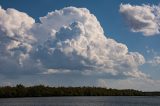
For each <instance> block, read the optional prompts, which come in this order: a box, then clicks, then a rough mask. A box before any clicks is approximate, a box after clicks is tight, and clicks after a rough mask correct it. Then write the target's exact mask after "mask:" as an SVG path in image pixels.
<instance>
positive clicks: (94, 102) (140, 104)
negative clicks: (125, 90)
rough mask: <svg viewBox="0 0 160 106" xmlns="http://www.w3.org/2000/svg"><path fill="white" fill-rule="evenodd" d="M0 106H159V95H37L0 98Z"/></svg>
mask: <svg viewBox="0 0 160 106" xmlns="http://www.w3.org/2000/svg"><path fill="white" fill-rule="evenodd" d="M0 106H160V97H147V96H146V97H143V96H141V97H136V96H133V97H131V96H122V97H121V96H103V97H101V96H100V97H98V96H95V97H39V98H8V99H0Z"/></svg>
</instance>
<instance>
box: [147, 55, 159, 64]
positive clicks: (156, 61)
mask: <svg viewBox="0 0 160 106" xmlns="http://www.w3.org/2000/svg"><path fill="white" fill-rule="evenodd" d="M147 63H148V64H151V65H152V66H159V65H160V56H154V57H153V59H152V60H149V61H147Z"/></svg>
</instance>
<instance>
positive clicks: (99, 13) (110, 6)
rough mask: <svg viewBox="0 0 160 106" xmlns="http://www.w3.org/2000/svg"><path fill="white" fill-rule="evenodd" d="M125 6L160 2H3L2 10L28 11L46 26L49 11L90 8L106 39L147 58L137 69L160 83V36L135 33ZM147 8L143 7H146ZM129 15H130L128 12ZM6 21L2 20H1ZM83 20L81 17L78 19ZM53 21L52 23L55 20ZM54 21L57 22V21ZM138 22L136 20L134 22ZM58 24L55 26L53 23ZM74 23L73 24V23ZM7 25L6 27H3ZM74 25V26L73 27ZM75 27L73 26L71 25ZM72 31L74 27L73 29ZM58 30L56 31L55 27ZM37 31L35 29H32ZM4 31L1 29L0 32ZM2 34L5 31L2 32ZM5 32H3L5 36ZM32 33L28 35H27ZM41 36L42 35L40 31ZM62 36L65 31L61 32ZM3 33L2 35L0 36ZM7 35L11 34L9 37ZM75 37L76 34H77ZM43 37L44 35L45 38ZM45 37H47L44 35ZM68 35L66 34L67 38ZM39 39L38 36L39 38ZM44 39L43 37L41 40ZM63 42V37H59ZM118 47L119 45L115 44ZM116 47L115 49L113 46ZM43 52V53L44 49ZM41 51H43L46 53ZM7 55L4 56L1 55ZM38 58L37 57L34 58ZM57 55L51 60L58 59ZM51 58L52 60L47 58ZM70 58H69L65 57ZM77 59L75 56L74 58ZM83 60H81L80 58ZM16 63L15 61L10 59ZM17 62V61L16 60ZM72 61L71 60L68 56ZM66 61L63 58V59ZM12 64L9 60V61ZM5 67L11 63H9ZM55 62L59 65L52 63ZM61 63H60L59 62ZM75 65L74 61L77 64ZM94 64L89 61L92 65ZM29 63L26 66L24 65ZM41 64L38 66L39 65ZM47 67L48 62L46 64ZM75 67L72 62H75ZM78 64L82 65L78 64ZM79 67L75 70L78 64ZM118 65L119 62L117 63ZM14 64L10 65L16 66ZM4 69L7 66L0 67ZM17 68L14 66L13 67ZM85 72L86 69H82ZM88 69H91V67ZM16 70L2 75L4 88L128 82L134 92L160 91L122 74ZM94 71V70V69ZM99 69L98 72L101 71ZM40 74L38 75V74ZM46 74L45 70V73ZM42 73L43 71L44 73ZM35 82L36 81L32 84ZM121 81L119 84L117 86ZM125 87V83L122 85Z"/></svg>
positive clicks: (157, 2) (31, 0)
mask: <svg viewBox="0 0 160 106" xmlns="http://www.w3.org/2000/svg"><path fill="white" fill-rule="evenodd" d="M121 4H124V5H125V4H130V5H131V6H133V7H134V6H135V5H137V6H142V5H143V4H146V5H148V6H151V7H152V5H155V6H157V7H158V4H159V0H134V1H133V0H101V1H92V0H61V1H57V0H52V1H51V0H38V1H33V0H23V1H22V0H12V1H10V0H1V1H0V5H1V7H2V9H4V10H6V9H7V8H14V9H16V10H18V11H21V12H24V13H26V14H28V15H29V16H30V17H32V18H33V19H35V23H43V22H41V21H40V20H39V17H44V16H47V14H48V12H52V11H55V10H60V9H63V8H64V7H69V6H73V7H77V8H87V9H88V10H89V11H90V13H91V14H93V15H94V16H95V17H96V18H97V20H98V21H99V23H100V25H101V27H102V28H103V30H104V36H106V37H107V38H111V39H114V40H116V42H119V43H122V44H125V45H126V46H127V48H128V52H129V53H130V52H138V53H139V54H141V55H142V56H143V57H144V58H145V63H143V65H138V66H136V70H137V67H138V70H140V72H142V73H145V74H146V75H149V78H147V81H150V82H153V83H154V84H158V83H159V80H160V79H159V75H160V67H159V65H160V62H159V63H158V62H157V61H158V60H157V61H156V63H155V61H154V58H156V57H159V56H160V48H159V43H160V36H159V35H160V33H156V34H152V36H146V35H144V32H140V31H139V30H136V31H137V32H133V31H131V28H132V26H130V25H128V23H127V19H126V18H125V17H123V14H122V13H121V12H120V5H121ZM142 8H143V6H142ZM124 14H125V15H128V14H127V13H125V12H124ZM128 17H129V18H132V15H128ZM0 19H2V18H0ZM77 19H79V18H77ZM51 22H52V21H51ZM53 22H54V20H53ZM133 22H134V20H133ZM53 24H54V23H53ZM69 24H70V23H69ZM1 25H2V26H3V24H1ZM73 26H74V25H73ZM70 27H71V26H70ZM71 28H72V27H71ZM53 29H54V28H53ZM32 30H34V29H32ZM0 31H1V30H0ZM1 32H2V31H1ZM3 33H4V32H2V34H3ZM27 33H28V32H27ZM38 33H39V32H38ZM40 33H41V32H40ZM59 33H60V34H61V32H59ZM0 34H1V33H0ZM6 35H7V34H6ZM73 35H74V34H73ZM42 36H43V35H42ZM44 36H45V35H44ZM63 36H64V35H63ZM35 38H36V37H35ZM39 39H40V38H39ZM59 39H60V38H59ZM115 44H116V43H115ZM113 47H114V46H113ZM42 51H43V50H42ZM42 51H41V52H42ZM1 56H3V55H1ZM34 56H35V55H34ZM36 56H37V57H36V59H37V58H38V56H40V58H41V57H43V56H45V54H41V53H39V54H36ZM55 57H56V55H55V56H54V55H53V56H52V57H49V58H53V59H55ZM46 58H48V57H46ZM65 58H66V57H65ZM73 58H74V57H73ZM78 58H80V57H78ZM9 59H10V60H12V59H13V58H9ZM16 59H17V58H16ZM67 59H68V57H67ZM62 60H63V59H62ZM41 61H45V62H46V61H50V62H51V63H50V64H49V65H47V66H46V67H52V68H55V67H56V68H57V67H58V69H63V68H66V67H67V68H66V69H67V70H69V69H72V68H73V67H72V68H70V67H69V66H66V63H64V65H58V66H56V64H60V63H61V62H59V61H58V60H56V61H52V60H49V59H48V60H47V59H46V60H44V59H42V60H41ZM159 61H160V59H159ZM7 62H8V61H7ZM7 62H6V63H4V64H8V63H7ZM53 62H55V64H52V63H53ZM56 62H57V63H56ZM73 63H74V62H73ZM90 63H92V62H89V63H88V64H90ZM24 64H25V63H24ZM37 64H38V63H37ZM46 64H47V63H46ZM71 64H72V62H71ZM77 64H78V62H77ZM77 64H75V67H76V65H77ZM117 64H118V63H117ZM12 66H13V65H11V66H9V67H12ZM0 67H1V68H2V69H5V68H3V67H4V66H3V65H0ZM13 67H14V66H13ZM77 67H80V68H82V69H83V67H84V66H81V65H80V66H79V64H78V65H77ZM87 69H88V68H87ZM14 70H18V69H17V68H15V69H14V68H13V70H12V72H11V73H10V71H7V72H5V71H2V72H0V75H1V78H0V79H1V82H0V84H1V85H5V84H11V85H14V84H17V83H23V84H26V85H34V84H41V83H42V84H46V85H56V86H57V85H65V86H81V85H82V86H83V85H85V86H107V87H113V88H123V86H120V85H119V86H116V85H117V83H120V84H121V83H126V82H131V83H132V81H133V89H140V90H160V86H155V87H154V88H153V87H151V86H152V84H153V83H152V84H150V82H149V83H148V82H147V81H144V79H143V78H142V79H138V78H128V77H127V78H126V76H124V77H121V76H123V75H121V74H118V75H117V76H114V75H113V76H114V77H113V76H110V74H111V73H109V74H106V75H99V74H96V72H95V73H93V75H89V76H88V75H87V76H86V75H83V74H80V73H79V71H78V72H77V71H74V72H73V73H67V74H66V72H65V71H62V72H64V73H63V74H61V73H59V72H58V71H55V72H58V73H55V74H45V75H43V74H37V73H35V72H32V70H37V71H38V69H36V68H35V67H34V68H31V69H30V71H31V72H30V71H29V72H25V71H24V72H23V71H22V72H21V71H20V72H19V71H18V72H17V71H15V72H14ZM91 70H92V69H91ZM97 70H98V69H97ZM37 71H36V72H37ZM41 71H43V70H41ZM41 71H40V72H41ZM139 80H143V81H142V83H141V84H137V83H136V82H137V81H139ZM32 81H33V82H32ZM116 82H117V83H116ZM122 85H123V84H122ZM143 85H148V86H147V87H148V88H146V89H144V88H143ZM124 87H126V88H129V87H130V86H129V84H128V86H127V84H124Z"/></svg>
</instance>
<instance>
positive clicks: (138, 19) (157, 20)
mask: <svg viewBox="0 0 160 106" xmlns="http://www.w3.org/2000/svg"><path fill="white" fill-rule="evenodd" d="M120 13H121V14H122V15H123V16H124V18H125V20H126V22H127V23H128V25H129V26H130V28H131V31H133V32H141V33H143V35H144V36H152V35H156V34H159V33H160V7H159V6H156V5H153V6H150V5H142V6H137V5H130V4H121V5H120Z"/></svg>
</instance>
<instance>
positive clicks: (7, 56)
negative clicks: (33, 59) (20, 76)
mask: <svg viewBox="0 0 160 106" xmlns="http://www.w3.org/2000/svg"><path fill="white" fill-rule="evenodd" d="M34 23H35V21H34V19H33V18H31V17H30V16H28V15H27V14H26V13H23V12H19V11H17V10H15V9H11V8H8V9H7V10H4V9H2V8H1V7H0V67H1V74H2V73H9V72H12V74H13V73H16V72H14V71H16V70H25V68H24V67H23V68H22V66H23V61H24V60H25V59H28V57H29V55H30V54H29V53H30V52H31V51H32V48H33V44H34V42H35V41H36V39H35V38H34V37H33V36H32V35H31V34H30V32H29V30H30V29H31V28H32V26H33V24H34ZM25 65H26V64H25Z"/></svg>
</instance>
